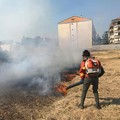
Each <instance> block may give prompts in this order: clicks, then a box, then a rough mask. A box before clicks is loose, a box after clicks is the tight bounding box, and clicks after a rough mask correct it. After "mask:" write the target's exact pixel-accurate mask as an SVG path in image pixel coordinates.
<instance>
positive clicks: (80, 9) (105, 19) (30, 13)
mask: <svg viewBox="0 0 120 120" xmlns="http://www.w3.org/2000/svg"><path fill="white" fill-rule="evenodd" d="M81 15H82V16H83V17H86V18H91V19H92V20H93V23H94V26H95V28H96V32H97V33H98V34H99V35H100V36H102V34H103V33H104V31H106V30H108V28H109V25H110V22H111V20H112V19H114V18H117V17H120V0H0V40H11V39H12V40H20V39H21V38H22V37H23V36H28V37H35V36H41V37H51V38H57V23H58V22H60V21H62V20H64V19H66V18H69V17H71V16H81Z"/></svg>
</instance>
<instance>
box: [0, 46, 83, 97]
mask: <svg viewBox="0 0 120 120" xmlns="http://www.w3.org/2000/svg"><path fill="white" fill-rule="evenodd" d="M80 56H81V55H80V53H79V51H76V50H75V51H70V50H69V51H67V50H66V51H63V50H60V49H58V48H57V47H55V46H54V47H53V45H48V44H47V45H46V46H41V45H39V46H34V45H27V46H26V45H21V46H20V48H19V49H14V50H13V51H12V52H11V53H10V54H9V58H10V59H11V61H10V62H4V63H2V64H1V67H0V88H1V90H4V89H6V88H10V87H13V86H18V87H24V86H25V88H26V89H27V88H35V89H37V90H38V92H39V94H42V95H45V94H49V93H50V92H51V90H52V88H53V86H54V85H55V84H56V83H58V82H60V81H61V78H60V74H61V71H62V70H64V69H66V68H70V67H74V65H76V64H79V62H80Z"/></svg>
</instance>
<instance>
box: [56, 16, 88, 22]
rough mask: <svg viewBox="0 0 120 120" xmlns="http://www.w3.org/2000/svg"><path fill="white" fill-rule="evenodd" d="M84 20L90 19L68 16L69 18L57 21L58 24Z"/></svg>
mask: <svg viewBox="0 0 120 120" xmlns="http://www.w3.org/2000/svg"><path fill="white" fill-rule="evenodd" d="M85 20H90V19H88V18H84V17H78V16H72V17H70V18H68V19H66V20H63V21H61V22H59V23H58V24H62V23H71V22H79V21H85Z"/></svg>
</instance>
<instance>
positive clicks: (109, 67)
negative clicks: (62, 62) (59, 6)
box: [0, 50, 120, 120]
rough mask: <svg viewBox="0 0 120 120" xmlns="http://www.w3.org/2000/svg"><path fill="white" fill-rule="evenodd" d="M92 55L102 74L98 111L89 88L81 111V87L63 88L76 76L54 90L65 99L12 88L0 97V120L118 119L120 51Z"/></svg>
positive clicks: (77, 79) (119, 106) (119, 117)
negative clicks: (100, 64)
mask: <svg viewBox="0 0 120 120" xmlns="http://www.w3.org/2000/svg"><path fill="white" fill-rule="evenodd" d="M93 54H94V55H95V56H97V58H99V59H100V60H101V62H102V64H103V66H104V68H105V71H106V73H105V75H104V76H103V77H101V78H100V81H99V95H100V103H101V106H102V109H101V110H96V109H95V107H94V104H95V102H94V97H93V93H92V90H91V87H90V89H89V91H88V93H87V98H86V101H85V109H84V110H81V109H79V108H78V104H79V102H80V96H81V91H82V85H80V86H77V87H74V88H72V89H69V90H68V91H66V90H65V88H66V86H67V85H69V84H72V83H75V82H77V81H79V79H80V78H79V76H78V75H75V76H74V77H73V80H67V81H66V80H65V81H64V82H62V83H60V84H58V85H57V86H56V87H55V88H56V89H58V92H60V93H61V90H63V91H65V93H67V94H65V95H66V96H63V95H64V93H63V95H61V94H60V95H59V94H57V93H56V92H55V93H54V94H52V95H50V96H40V95H39V94H38V93H36V92H35V90H30V91H26V90H22V89H21V90H20V89H19V90H16V89H14V88H12V89H11V90H9V91H8V92H5V93H4V94H2V95H0V120H119V119H120V92H119V87H120V73H119V71H120V60H119V58H120V50H111V51H97V52H93ZM66 78H67V77H66ZM62 87H63V88H62ZM59 88H60V89H59ZM63 91H62V92H63Z"/></svg>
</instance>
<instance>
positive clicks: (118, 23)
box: [108, 18, 120, 43]
mask: <svg viewBox="0 0 120 120" xmlns="http://www.w3.org/2000/svg"><path fill="white" fill-rule="evenodd" d="M108 39H109V43H120V18H116V19H113V20H112V21H111V24H110V27H109V31H108Z"/></svg>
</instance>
